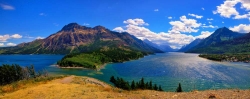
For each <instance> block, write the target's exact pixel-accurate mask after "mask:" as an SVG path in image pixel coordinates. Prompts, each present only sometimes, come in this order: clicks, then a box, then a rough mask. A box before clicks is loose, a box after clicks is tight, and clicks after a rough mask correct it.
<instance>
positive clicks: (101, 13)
mask: <svg viewBox="0 0 250 99" xmlns="http://www.w3.org/2000/svg"><path fill="white" fill-rule="evenodd" d="M72 22H76V23H78V24H80V25H84V26H88V27H94V26H97V25H102V26H104V27H106V28H108V29H110V30H114V31H118V32H128V33H130V34H132V35H135V36H136V37H138V38H140V39H149V40H150V41H152V42H154V43H157V44H167V45H170V46H171V47H172V48H180V47H181V46H183V45H186V44H189V43H190V42H191V41H193V40H194V39H196V38H205V37H207V36H209V35H211V33H213V32H214V31H215V30H216V29H218V28H220V27H228V28H230V29H231V30H233V31H238V32H243V33H248V32H250V0H212V1H211V0H199V1H197V0H0V27H1V28H0V46H1V47H4V46H15V45H16V44H19V43H22V42H30V41H32V40H35V39H39V38H46V37H47V36H49V35H51V34H53V33H56V32H57V31H59V30H60V29H61V28H62V27H63V26H64V25H67V24H69V23H72Z"/></svg>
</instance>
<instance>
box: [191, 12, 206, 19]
mask: <svg viewBox="0 0 250 99" xmlns="http://www.w3.org/2000/svg"><path fill="white" fill-rule="evenodd" d="M188 15H189V16H192V17H195V18H197V19H201V18H202V17H203V16H200V15H196V14H190V13H188Z"/></svg>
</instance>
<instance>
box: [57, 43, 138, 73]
mask: <svg viewBox="0 0 250 99" xmlns="http://www.w3.org/2000/svg"><path fill="white" fill-rule="evenodd" d="M140 57H143V54H142V53H141V52H137V51H132V50H130V49H126V48H109V47H104V48H102V49H100V50H97V51H94V52H88V53H80V54H79V53H78V54H77V53H74V54H69V55H66V56H65V57H63V59H62V60H60V61H58V62H57V64H58V65H60V66H62V67H85V68H91V69H98V68H99V67H100V66H101V65H103V64H104V63H108V62H124V61H129V60H132V59H138V58H140Z"/></svg>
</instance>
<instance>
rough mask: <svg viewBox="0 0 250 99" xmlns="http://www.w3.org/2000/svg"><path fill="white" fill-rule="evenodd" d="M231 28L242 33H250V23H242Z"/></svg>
mask: <svg viewBox="0 0 250 99" xmlns="http://www.w3.org/2000/svg"><path fill="white" fill-rule="evenodd" d="M229 29H230V30H232V31H235V32H240V33H249V32H250V24H249V25H246V24H240V25H238V26H234V27H229Z"/></svg>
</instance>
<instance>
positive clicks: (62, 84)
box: [0, 76, 250, 99]
mask: <svg viewBox="0 0 250 99" xmlns="http://www.w3.org/2000/svg"><path fill="white" fill-rule="evenodd" d="M31 84H33V85H32V86H31V85H26V86H16V87H23V88H20V89H19V90H17V91H14V92H10V93H8V92H6V93H2V94H0V98H1V99H20V98H21V99H34V98H36V99H40V98H45V99H51V98H53V99H54V98H56V99H62V98H65V99H76V98H80V99H93V98H95V99H106V98H114V99H164V98H167V99H172V98H174V99H184V98H185V99H208V98H218V99H229V98H233V99H248V98H250V96H249V94H250V91H249V90H238V89H228V90H207V91H194V92H182V93H176V92H160V91H153V90H137V91H125V90H121V89H118V88H115V87H112V86H111V85H109V84H106V83H104V82H102V81H99V80H97V79H94V78H89V77H81V76H68V77H65V78H60V79H55V80H52V81H47V82H43V83H42V82H41V83H31ZM176 87H177V86H176Z"/></svg>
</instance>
